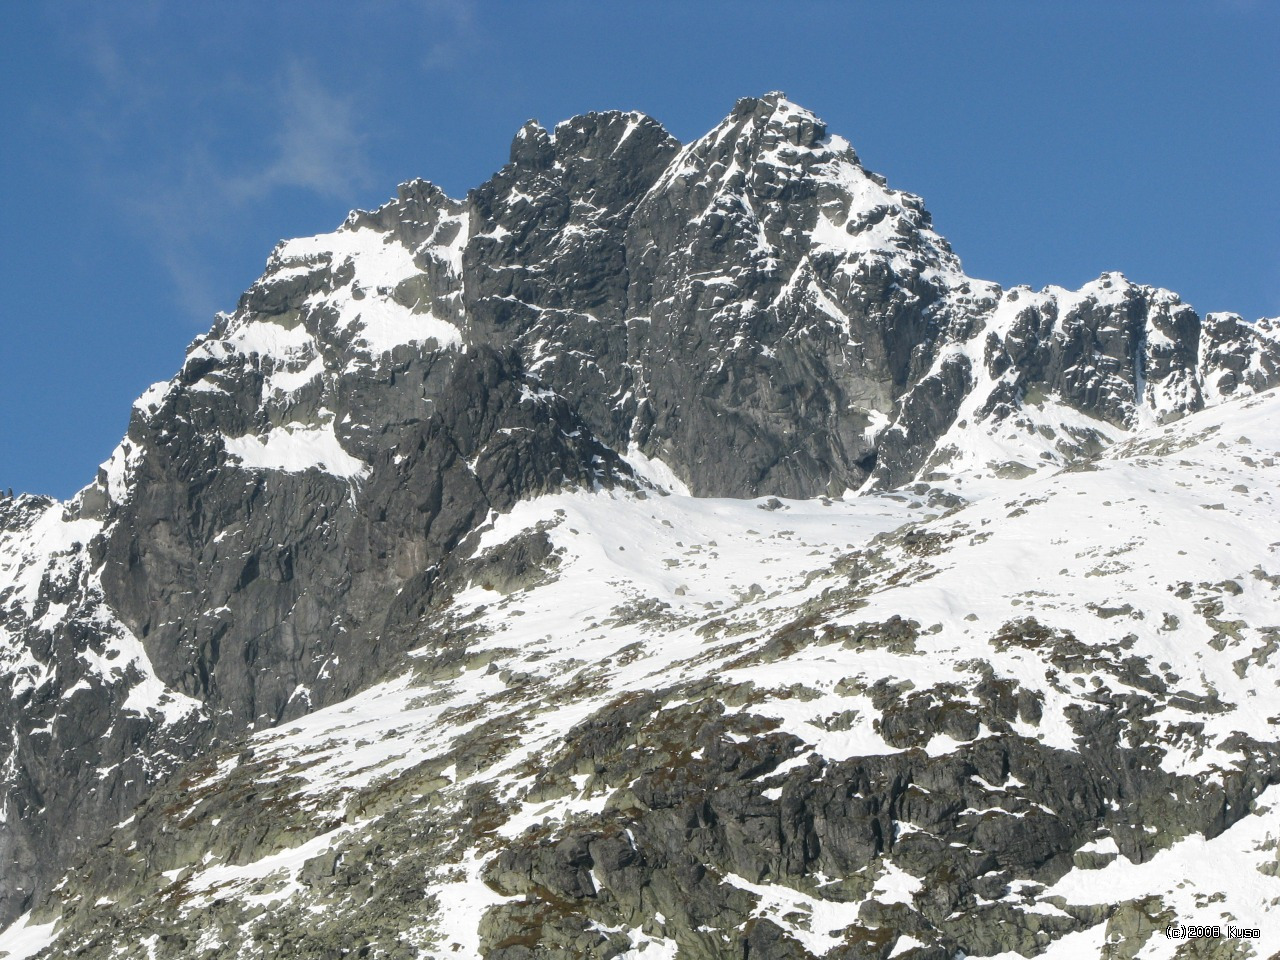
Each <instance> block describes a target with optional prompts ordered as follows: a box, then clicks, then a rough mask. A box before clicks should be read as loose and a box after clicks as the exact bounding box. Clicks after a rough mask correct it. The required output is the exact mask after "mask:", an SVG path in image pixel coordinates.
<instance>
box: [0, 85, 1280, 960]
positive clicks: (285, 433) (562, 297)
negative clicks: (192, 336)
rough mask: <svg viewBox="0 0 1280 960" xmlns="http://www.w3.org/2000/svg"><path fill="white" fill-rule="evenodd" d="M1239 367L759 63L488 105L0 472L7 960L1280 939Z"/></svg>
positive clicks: (1073, 949) (1257, 533) (904, 954)
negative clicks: (52, 473) (687, 117)
mask: <svg viewBox="0 0 1280 960" xmlns="http://www.w3.org/2000/svg"><path fill="white" fill-rule="evenodd" d="M1278 382H1280V323H1277V322H1275V321H1267V320H1260V321H1257V322H1245V321H1243V320H1242V319H1241V318H1239V317H1237V316H1234V315H1229V314H1209V315H1205V316H1202V315H1200V314H1199V313H1197V312H1196V311H1195V310H1194V309H1192V307H1191V306H1189V305H1187V304H1185V303H1183V302H1182V301H1181V300H1180V299H1179V297H1178V296H1177V295H1176V294H1174V293H1171V292H1169V291H1167V290H1161V289H1155V288H1152V287H1148V286H1142V285H1139V284H1136V283H1133V282H1131V281H1129V280H1127V279H1126V278H1125V277H1123V276H1121V275H1120V274H1116V273H1110V274H1104V275H1103V276H1102V277H1100V278H1099V279H1097V280H1095V281H1093V282H1091V283H1088V284H1086V285H1085V286H1084V287H1082V288H1081V289H1079V290H1067V289H1063V288H1060V287H1048V288H1046V289H1043V290H1039V291H1035V290H1031V289H1029V288H1027V287H1015V288H1013V289H1003V288H1001V287H1000V286H998V285H996V284H994V283H990V282H986V281H982V280H977V279H973V278H971V277H969V276H967V275H966V274H965V273H964V270H963V268H962V266H961V262H960V260H959V259H958V257H957V256H956V254H955V253H954V252H953V251H952V249H951V247H950V246H949V245H948V243H947V241H946V240H945V239H943V238H942V237H941V236H940V235H939V234H938V233H937V232H935V230H934V228H933V225H932V222H931V219H930V216H929V213H928V212H927V210H926V209H925V207H924V204H923V202H922V201H921V200H920V199H919V198H918V197H915V196H912V195H911V194H908V193H904V192H902V191H899V190H895V189H893V188H892V187H890V186H889V185H888V183H887V182H886V180H885V179H884V178H883V177H881V176H880V175H878V174H876V173H873V172H871V171H869V170H867V169H866V168H864V167H863V165H862V164H861V162H860V161H859V158H858V156H857V154H856V153H855V152H854V150H853V148H852V147H851V146H850V145H849V144H848V143H847V142H846V141H845V140H843V139H841V138H840V137H839V136H836V135H834V134H832V133H830V132H829V131H828V130H827V129H826V126H825V124H823V122H822V121H821V120H819V119H818V118H817V117H815V116H814V115H813V114H811V113H809V112H808V111H806V110H804V109H803V108H801V107H799V106H797V105H796V104H794V103H791V102H789V101H788V100H787V99H786V98H785V97H784V96H783V95H781V94H777V93H773V94H769V95H767V96H764V97H761V98H759V99H754V98H753V99H745V100H741V101H739V102H738V104H737V105H736V106H735V107H734V109H733V111H732V113H730V114H729V116H728V117H726V118H725V119H724V121H723V122H722V123H721V124H720V125H719V126H717V127H716V128H715V129H714V130H712V131H711V132H710V133H708V134H707V135H706V136H704V137H702V138H701V139H699V140H696V141H694V142H693V143H689V144H683V145H682V144H681V143H679V142H677V141H676V140H675V139H674V138H673V137H672V136H671V135H670V134H668V133H667V132H666V131H665V130H664V129H663V128H662V126H661V125H660V124H659V123H657V122H656V121H655V120H653V119H650V118H649V117H646V116H643V115H641V114H638V113H617V112H613V113H593V114H587V115H585V116H580V117H575V118H573V119H571V120H568V121H565V122H564V123H561V124H559V125H558V126H556V127H555V128H554V130H550V131H549V130H547V129H544V128H543V127H542V126H540V125H538V124H537V123H536V122H530V123H528V124H526V125H525V126H524V127H523V128H522V129H521V130H520V131H519V132H518V133H517V134H516V136H515V139H514V141H513V142H512V145H511V159H510V163H508V164H507V165H506V166H505V167H503V168H502V170H500V171H499V172H498V173H497V174H495V175H494V176H493V177H492V178H491V179H490V180H489V181H488V182H486V183H484V184H483V185H481V186H480V187H477V188H476V189H475V190H473V191H472V192H471V193H469V194H468V195H467V197H466V198H465V199H463V200H455V199H453V198H450V197H448V196H446V195H445V194H444V193H443V192H442V191H440V190H439V189H438V188H436V187H434V186H432V185H431V184H430V183H428V182H426V181H414V182H411V183H406V184H403V185H402V186H401V187H400V189H399V191H398V194H397V197H396V199H394V200H392V201H390V202H389V203H387V204H386V205H385V206H383V207H381V208H379V209H378V210H375V211H372V212H368V211H356V212H354V213H352V214H351V215H350V217H348V219H347V220H346V222H345V223H344V224H343V225H342V226H341V227H340V228H339V229H338V230H336V231H335V232H333V233H331V234H327V235H324V236H318V237H310V238H306V239H299V240H289V241H286V242H284V243H281V244H280V245H278V246H277V247H276V249H275V250H274V251H273V252H272V253H271V256H270V258H269V259H268V261H267V265H266V270H265V272H264V273H263V275H262V277H261V278H260V279H259V280H258V281H257V282H255V283H254V284H253V286H251V287H250V288H249V289H248V290H247V291H246V292H245V293H244V295H243V296H242V297H241V298H240V301H239V303H238V304H237V306H236V308H235V310H234V311H232V312H230V313H225V314H219V315H218V316H217V318H216V320H215V322H214V324H213V327H212V329H211V330H210V331H209V332H208V333H207V334H205V335H203V336H201V337H198V338H197V339H196V340H195V342H194V343H192V344H191V346H190V348H189V349H188V351H187V355H186V358H185V361H184V362H183V363H182V366H181V369H180V370H179V371H178V373H177V374H176V375H175V376H174V377H173V378H172V379H171V380H169V381H168V382H165V383H159V384H156V385H155V386H154V387H152V388H151V389H150V390H148V391H147V392H146V393H145V394H144V395H143V396H142V397H141V398H140V399H139V400H138V401H137V402H136V404H135V405H134V408H133V411H132V417H131V419H130V423H129V428H128V433H127V435H126V436H125V438H124V439H123V440H122V441H121V443H120V445H119V447H118V448H117V449H116V451H115V453H114V454H113V455H112V457H111V459H110V460H108V461H107V462H106V463H105V464H103V465H102V468H101V469H100V470H99V471H98V475H97V477H96V478H95V479H94V480H93V482H91V483H90V484H89V485H88V486H86V487H85V488H84V489H83V490H82V491H81V492H80V493H79V494H78V495H77V496H76V497H75V498H74V499H73V500H71V501H69V502H65V503H63V502H57V501H54V500H51V499H47V498H42V497H35V496H27V495H24V496H19V497H16V498H14V497H9V498H5V499H0V726H2V727H3V729H4V730H6V731H7V732H8V735H7V736H6V737H4V738H0V958H7V960H32V958H38V960H53V958H70V957H76V958H84V960H107V958H119V960H144V958H145V960H174V958H193V960H223V958H226V960H230V958H267V957H270V958H274V957H286V958H302V960H311V958H315V960H330V958H341V957H348V956H349V957H368V958H388V960H408V958H440V960H443V958H475V957H483V958H487V960H535V958H596V960H610V958H613V960H663V958H667V960H720V958H750V960H792V958H795V960H800V958H819V957H821V958H829V960H835V958H838V960H862V958H875V960H887V958H890V957H893V958H907V960H942V958H946V960H951V958H955V957H965V956H967V957H1000V958H1004V960H1012V958H1015V957H1036V956H1043V957H1048V958H1055V960H1072V958H1081V957H1106V958H1131V957H1178V958H1191V957H1196V958H1205V957H1222V958H1226V957H1232V958H1235V957H1243V956H1259V957H1262V956H1271V955H1273V954H1274V953H1275V952H1277V951H1280V830H1278V829H1277V826H1276V825H1277V823H1278V822H1280V821H1278V820H1277V816H1278V811H1280V729H1277V724H1280V697H1278V695H1277V685H1278V684H1280V656H1277V649H1278V648H1280V602H1278V601H1280V510H1277V497H1280V466H1278V465H1277V460H1278V459H1280V392H1277V391H1275V390H1273V389H1272V388H1273V387H1275V386H1276V384H1277V383H1278ZM1215 928H1217V931H1218V934H1219V935H1218V936H1188V931H1192V932H1193V933H1204V932H1205V931H1206V930H1208V931H1209V932H1210V933H1212V931H1213V930H1214V929H1215ZM1254 934H1256V936H1255V935H1254Z"/></svg>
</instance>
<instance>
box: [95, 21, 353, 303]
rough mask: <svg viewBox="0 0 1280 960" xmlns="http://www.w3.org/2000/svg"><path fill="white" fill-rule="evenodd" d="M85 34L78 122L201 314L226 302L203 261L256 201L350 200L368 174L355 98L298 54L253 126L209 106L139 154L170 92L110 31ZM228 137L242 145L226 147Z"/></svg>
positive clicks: (272, 85) (104, 175) (183, 297)
mask: <svg viewBox="0 0 1280 960" xmlns="http://www.w3.org/2000/svg"><path fill="white" fill-rule="evenodd" d="M89 39H90V42H91V49H92V51H93V54H92V60H91V62H92V63H93V64H94V65H95V67H96V69H97V71H98V72H99V74H100V76H101V79H102V88H101V90H100V102H99V103H97V104H96V108H95V109H94V110H93V111H91V113H92V114H93V116H92V117H88V116H87V117H85V118H82V120H81V124H82V126H81V128H82V129H83V130H85V131H86V132H89V133H90V134H91V136H93V137H94V138H95V139H96V141H97V142H98V143H99V144H100V145H101V146H102V147H103V148H104V149H103V150H102V156H101V158H100V159H99V160H98V161H97V164H98V170H97V174H96V175H97V176H98V177H99V178H100V179H101V180H102V181H103V182H104V188H105V189H107V190H110V191H111V192H112V193H113V194H114V195H116V196H118V197H119V198H120V203H121V209H122V214H123V215H124V216H125V217H127V218H128V219H130V220H132V221H133V222H134V224H135V226H136V228H137V229H138V230H139V231H140V232H141V233H142V234H143V235H144V236H145V237H146V238H147V240H148V242H149V243H150V244H151V246H152V248H153V250H154V255H155V260H156V262H157V263H159V264H161V265H162V266H163V267H164V269H165V272H166V273H167V274H168V276H169V279H170V281H171V283H172V285H173V292H174V300H175V302H176V304H177V305H178V307H179V309H181V310H182V311H183V312H184V313H186V314H187V315H189V316H190V317H191V318H193V319H194V320H195V321H196V322H197V323H199V324H204V323H207V322H208V321H209V319H210V318H211V317H212V315H213V313H214V312H215V311H216V310H218V309H225V308H227V307H229V306H230V303H228V302H226V294H225V293H222V294H219V292H218V290H217V286H218V285H217V284H216V283H215V282H214V278H213V272H212V271H211V269H210V268H209V266H208V264H209V262H210V260H211V256H210V255H211V253H212V252H213V251H214V250H216V249H217V248H218V247H219V246H220V245H223V244H225V243H226V238H227V236H228V235H230V234H233V233H234V232H235V231H236V230H237V229H239V227H240V224H241V222H242V219H243V217H244V215H245V211H246V210H247V209H248V208H249V207H250V205H252V204H255V203H260V202H262V201H264V200H266V199H267V198H269V197H271V196H272V195H273V194H276V193H277V192H278V191H281V190H302V191H308V192H310V193H313V194H315V195H317V196H321V197H325V198H331V199H332V198H339V199H346V198H352V199H353V198H354V197H355V195H356V192H357V191H358V190H359V189H360V188H361V187H363V186H365V185H366V184H367V183H368V182H369V181H370V179H371V176H370V164H369V160H368V156H367V153H366V137H365V135H364V132H363V130H362V128H361V125H360V120H359V114H358V112H357V109H356V103H355V99H354V97H352V96H351V95H349V94H346V93H343V92H339V91H335V90H333V89H332V88H331V87H330V86H329V85H327V84H326V83H325V82H324V81H322V80H321V79H320V78H319V76H318V75H317V74H316V72H315V71H314V70H312V69H310V68H308V67H307V66H305V65H304V64H302V63H300V62H297V61H290V62H287V63H286V64H285V65H284V66H283V67H282V68H281V69H280V71H279V72H278V73H277V75H276V76H275V77H274V78H272V79H271V80H270V81H269V82H268V83H267V84H265V85H264V89H265V90H266V91H267V100H268V106H267V109H266V110H265V111H264V115H263V116H262V117H261V118H260V120H259V121H258V122H257V123H255V124H253V125H249V124H246V125H245V127H244V128H243V129H239V128H237V129H230V128H228V123H229V122H230V121H226V120H223V121H221V122H220V123H219V122H215V121H214V120H213V119H212V118H213V117H214V116H215V114H213V113H212V112H211V111H209V112H204V113H202V114H201V115H200V116H199V118H198V122H193V123H191V124H189V125H187V126H184V127H183V128H181V129H177V130H175V131H174V141H173V146H172V147H171V148H170V149H169V150H168V151H164V152H160V153H154V154H149V155H147V156H145V157H143V158H142V160H141V162H140V161H139V155H138V153H137V147H136V144H137V142H138V141H137V140H136V139H135V138H136V137H137V135H138V133H139V130H140V129H141V128H142V127H143V126H144V125H145V123H146V120H145V117H146V114H147V112H148V110H149V109H150V108H151V107H153V106H154V105H155V104H156V103H157V98H162V97H163V96H164V94H163V92H161V91H160V90H158V89H157V88H156V87H155V85H154V84H152V83H150V82H149V80H148V78H149V76H150V73H149V72H148V71H136V72H131V71H128V70H122V69H121V62H122V58H121V57H119V56H118V54H117V53H116V52H115V49H114V47H113V44H112V42H111V38H110V36H108V35H107V34H105V33H104V32H97V33H95V34H94V35H93V36H92V37H90V38H89ZM217 79H218V78H215V81H216V80H217ZM263 130H265V131H268V132H266V133H261V131H263ZM228 143H236V144H240V145H241V146H240V147H239V148H238V149H234V150H231V149H227V146H226V145H227V144H228ZM349 205H350V204H349Z"/></svg>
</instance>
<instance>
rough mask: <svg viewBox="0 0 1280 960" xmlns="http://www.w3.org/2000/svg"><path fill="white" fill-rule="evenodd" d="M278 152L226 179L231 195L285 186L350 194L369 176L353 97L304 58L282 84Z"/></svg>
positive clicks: (245, 196) (247, 196) (243, 196)
mask: <svg viewBox="0 0 1280 960" xmlns="http://www.w3.org/2000/svg"><path fill="white" fill-rule="evenodd" d="M277 88H278V89H277V92H276V97H275V100H276V112H277V114H278V126H277V133H276V136H275V143H274V151H273V154H272V155H271V156H270V157H269V158H268V160H267V162H266V164H265V165H264V166H262V167H261V168H260V169H257V170H252V171H250V172H247V173H243V172H242V173H240V174H238V175H233V176H224V177H222V178H221V181H220V182H221V187H222V189H223V191H224V192H225V193H226V195H227V197H228V199H230V200H233V201H237V202H242V201H246V200H257V199H261V198H262V197H264V196H266V195H268V194H270V193H271V192H272V191H274V190H276V189H279V188H281V187H291V188H297V189H303V190H310V191H312V192H314V193H317V194H320V195H322V196H330V197H341V196H350V195H351V194H352V192H353V191H354V190H355V189H356V188H357V187H360V186H362V185H364V184H365V183H366V182H367V181H368V178H369V167H368V161H367V160H366V158H365V154H364V136H363V134H362V133H361V131H360V128H359V124H358V122H357V118H356V112H355V104H354V101H353V99H352V98H350V97H346V96H342V95H340V94H335V93H332V92H330V91H329V90H327V89H326V88H325V86H324V84H323V83H321V82H320V80H319V78H317V77H316V75H315V74H314V73H313V72H311V71H310V70H307V69H305V68H304V67H302V66H301V65H300V64H298V63H291V64H289V65H288V66H287V67H286V68H285V71H284V74H283V76H282V77H281V79H280V80H279V82H278V84H277Z"/></svg>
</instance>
